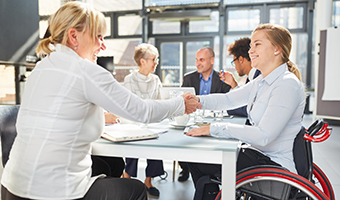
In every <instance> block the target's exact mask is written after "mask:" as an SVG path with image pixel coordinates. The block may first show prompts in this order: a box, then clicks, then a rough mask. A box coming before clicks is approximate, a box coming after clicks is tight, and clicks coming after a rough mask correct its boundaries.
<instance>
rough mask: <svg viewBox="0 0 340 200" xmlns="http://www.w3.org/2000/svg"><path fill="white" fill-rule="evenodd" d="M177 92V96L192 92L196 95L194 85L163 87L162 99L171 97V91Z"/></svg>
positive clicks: (161, 91) (161, 90)
mask: <svg viewBox="0 0 340 200" xmlns="http://www.w3.org/2000/svg"><path fill="white" fill-rule="evenodd" d="M173 92H175V93H177V94H176V96H178V95H182V94H184V93H187V92H190V93H191V94H193V95H196V92H195V88H194V87H161V89H160V96H161V99H170V97H171V95H170V94H171V93H173Z"/></svg>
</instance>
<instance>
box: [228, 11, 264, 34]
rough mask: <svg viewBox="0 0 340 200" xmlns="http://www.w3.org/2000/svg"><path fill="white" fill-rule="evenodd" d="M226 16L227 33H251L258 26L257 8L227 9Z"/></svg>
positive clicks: (258, 15) (258, 13) (258, 14)
mask: <svg viewBox="0 0 340 200" xmlns="http://www.w3.org/2000/svg"><path fill="white" fill-rule="evenodd" d="M227 15H228V21H227V32H232V31H235V32H236V31H252V30H254V29H255V28H256V27H257V26H258V25H259V24H260V9H259V8H256V9H252V8H237V9H236V10H235V9H233V10H231V9H230V10H229V9H228V10H227Z"/></svg>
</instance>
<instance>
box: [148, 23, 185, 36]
mask: <svg viewBox="0 0 340 200" xmlns="http://www.w3.org/2000/svg"><path fill="white" fill-rule="evenodd" d="M180 32H181V22H179V21H178V22H172V21H166V20H154V21H152V33H153V34H166V33H168V34H179V33H180Z"/></svg>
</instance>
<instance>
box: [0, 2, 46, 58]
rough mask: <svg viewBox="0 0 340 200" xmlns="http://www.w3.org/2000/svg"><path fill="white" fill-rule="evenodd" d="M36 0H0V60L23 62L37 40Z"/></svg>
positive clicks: (32, 52) (33, 48)
mask: <svg viewBox="0 0 340 200" xmlns="http://www.w3.org/2000/svg"><path fill="white" fill-rule="evenodd" d="M39 20H40V17H39V11H38V0H0V60H2V61H11V62H24V61H25V59H26V55H35V53H34V52H35V49H36V46H37V44H38V42H39Z"/></svg>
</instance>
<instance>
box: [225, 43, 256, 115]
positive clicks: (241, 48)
mask: <svg viewBox="0 0 340 200" xmlns="http://www.w3.org/2000/svg"><path fill="white" fill-rule="evenodd" d="M249 45H250V38H248V37H245V38H241V39H239V40H236V41H235V42H233V43H231V44H230V45H229V47H228V52H229V55H233V61H232V62H231V65H232V66H235V69H236V71H237V73H238V75H239V76H244V75H246V76H247V79H246V84H247V83H248V82H249V81H250V80H253V79H255V78H256V77H257V76H258V75H260V74H261V72H260V71H259V70H257V69H255V68H253V67H252V66H251V61H250V57H249V54H248V50H249ZM220 77H221V80H222V81H224V82H225V83H227V84H228V85H230V86H231V88H232V89H234V88H237V87H238V83H237V82H236V80H235V77H234V75H233V74H232V73H230V72H224V73H222V72H220ZM228 114H229V115H236V116H241V117H248V113H247V106H243V107H241V108H236V109H233V110H228Z"/></svg>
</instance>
